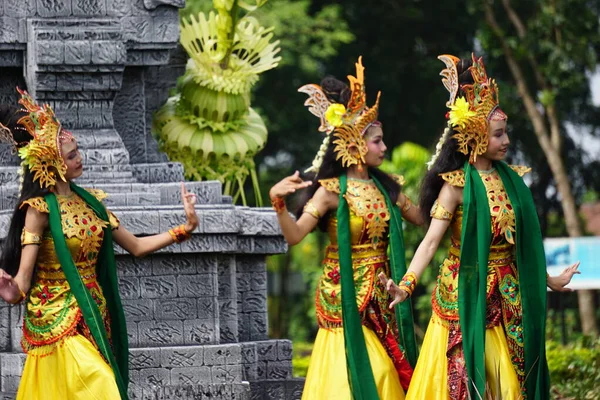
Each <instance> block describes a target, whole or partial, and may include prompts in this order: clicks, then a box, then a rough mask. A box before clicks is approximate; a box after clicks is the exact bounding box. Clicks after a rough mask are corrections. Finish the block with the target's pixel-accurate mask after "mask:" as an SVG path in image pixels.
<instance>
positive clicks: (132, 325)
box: [127, 321, 140, 348]
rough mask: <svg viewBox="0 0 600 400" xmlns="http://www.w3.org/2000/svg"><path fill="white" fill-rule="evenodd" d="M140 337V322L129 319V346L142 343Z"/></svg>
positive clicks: (136, 345)
mask: <svg viewBox="0 0 600 400" xmlns="http://www.w3.org/2000/svg"><path fill="white" fill-rule="evenodd" d="M139 338H140V334H139V329H138V323H137V322H136V321H127V341H128V342H129V348H135V347H138V346H139V343H140V340H139Z"/></svg>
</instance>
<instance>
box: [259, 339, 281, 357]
mask: <svg viewBox="0 0 600 400" xmlns="http://www.w3.org/2000/svg"><path fill="white" fill-rule="evenodd" d="M256 354H257V357H258V360H259V361H278V350H277V341H276V340H265V341H259V342H256Z"/></svg>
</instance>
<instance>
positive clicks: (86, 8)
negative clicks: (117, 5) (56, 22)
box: [73, 0, 107, 18]
mask: <svg viewBox="0 0 600 400" xmlns="http://www.w3.org/2000/svg"><path fill="white" fill-rule="evenodd" d="M106 1H107V0H77V1H73V15H74V16H77V17H86V18H89V17H93V16H105V15H106V14H107V12H106V11H107V9H106Z"/></svg>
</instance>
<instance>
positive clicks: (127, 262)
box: [117, 227, 156, 277]
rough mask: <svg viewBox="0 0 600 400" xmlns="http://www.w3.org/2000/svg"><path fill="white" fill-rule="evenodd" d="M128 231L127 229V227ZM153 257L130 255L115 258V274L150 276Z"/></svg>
mask: <svg viewBox="0 0 600 400" xmlns="http://www.w3.org/2000/svg"><path fill="white" fill-rule="evenodd" d="M127 228H128V229H129V227H127ZM154 257H156V256H152V257H143V258H138V257H134V256H130V255H126V256H120V257H117V274H118V275H119V276H137V277H141V276H150V275H151V273H152V267H153V266H152V263H153V261H154Z"/></svg>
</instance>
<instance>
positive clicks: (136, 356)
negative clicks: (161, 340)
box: [129, 348, 161, 369]
mask: <svg viewBox="0 0 600 400" xmlns="http://www.w3.org/2000/svg"><path fill="white" fill-rule="evenodd" d="M159 367H161V349H158V348H143V349H131V350H130V351H129V368H130V369H147V368H159Z"/></svg>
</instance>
